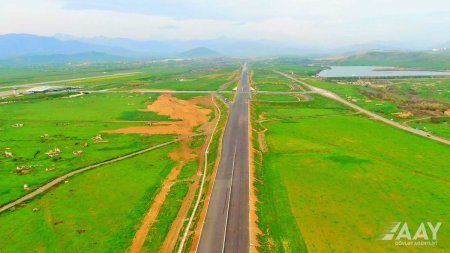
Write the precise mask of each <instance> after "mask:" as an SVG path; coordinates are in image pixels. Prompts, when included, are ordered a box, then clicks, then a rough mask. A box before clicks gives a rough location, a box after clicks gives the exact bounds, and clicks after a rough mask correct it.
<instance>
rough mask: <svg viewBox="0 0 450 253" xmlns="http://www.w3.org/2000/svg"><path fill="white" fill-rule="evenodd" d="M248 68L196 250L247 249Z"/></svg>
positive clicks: (209, 252)
mask: <svg viewBox="0 0 450 253" xmlns="http://www.w3.org/2000/svg"><path fill="white" fill-rule="evenodd" d="M249 94H250V90H249V84H248V69H247V65H244V67H243V69H242V75H241V79H240V85H239V87H238V88H237V94H236V99H235V102H234V104H233V105H232V106H231V112H230V116H229V119H228V123H227V126H226V128H225V133H224V137H223V143H222V151H221V152H222V153H221V158H220V162H219V168H218V171H217V175H216V179H215V181H214V188H213V191H212V195H211V199H210V202H209V206H208V211H207V214H206V218H205V223H204V225H203V229H202V234H201V237H200V241H199V244H198V247H197V252H199V253H221V252H239V253H245V252H248V251H249V181H248V180H249V168H248V162H249V161H248V155H249V153H248V152H249V145H248V120H249V119H248V102H249V96H250V95H249Z"/></svg>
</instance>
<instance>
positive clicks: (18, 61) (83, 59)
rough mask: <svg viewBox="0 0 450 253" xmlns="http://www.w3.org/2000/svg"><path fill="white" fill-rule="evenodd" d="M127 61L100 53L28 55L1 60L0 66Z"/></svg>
mask: <svg viewBox="0 0 450 253" xmlns="http://www.w3.org/2000/svg"><path fill="white" fill-rule="evenodd" d="M123 60H126V58H125V57H121V56H116V55H110V54H105V53H98V52H86V53H79V54H51V55H27V56H16V57H11V58H6V59H0V66H2V65H4V66H6V65H8V66H13V65H56V64H87V63H98V62H114V61H123Z"/></svg>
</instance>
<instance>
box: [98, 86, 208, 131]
mask: <svg viewBox="0 0 450 253" xmlns="http://www.w3.org/2000/svg"><path fill="white" fill-rule="evenodd" d="M198 104H206V105H209V104H211V101H210V99H208V98H205V97H199V98H194V99H190V100H181V99H178V98H176V97H174V96H172V95H171V94H163V95H161V96H159V98H158V99H157V100H156V101H155V102H153V103H151V104H148V105H147V109H144V110H142V111H144V112H145V111H148V112H156V113H158V114H159V115H164V116H169V117H170V119H173V120H177V121H173V122H170V121H160V122H154V123H152V124H151V125H150V126H135V127H127V128H120V129H117V130H107V131H103V132H105V133H117V134H176V135H190V134H192V133H193V129H194V128H195V127H197V126H200V125H203V124H205V123H206V122H208V120H209V117H208V115H209V114H210V113H211V109H207V108H202V107H200V106H198Z"/></svg>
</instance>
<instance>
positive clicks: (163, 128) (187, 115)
mask: <svg viewBox="0 0 450 253" xmlns="http://www.w3.org/2000/svg"><path fill="white" fill-rule="evenodd" d="M199 104H203V105H206V106H208V107H212V105H211V104H212V101H211V99H210V98H207V97H200V98H195V99H191V100H180V99H177V98H176V97H173V96H172V95H170V94H165V95H161V96H160V97H159V98H158V99H157V100H156V101H155V102H154V103H152V104H149V105H147V108H146V109H145V110H143V111H151V112H156V113H158V114H159V115H166V116H169V117H170V119H173V120H176V121H173V122H155V123H152V125H150V126H138V127H128V128H122V129H117V130H113V131H108V133H118V134H130V133H138V134H177V135H180V137H183V138H185V139H184V140H183V141H182V142H181V146H180V148H179V149H176V150H174V151H172V152H171V153H169V155H168V156H169V158H170V159H172V160H174V161H177V162H178V163H177V165H176V166H175V168H173V169H172V171H171V172H170V173H169V175H168V176H167V177H166V179H165V180H164V182H163V183H162V188H161V190H160V192H159V193H158V194H157V195H156V197H155V199H154V200H153V201H152V203H151V205H150V207H149V209H148V211H147V214H146V215H145V217H144V219H143V221H142V223H141V225H140V227H139V228H138V230H137V232H136V234H135V237H134V239H133V241H132V243H131V246H130V247H129V249H128V252H140V251H141V250H142V247H143V245H144V243H145V240H146V238H147V234H148V232H149V230H150V228H151V226H152V225H153V224H154V223H155V221H156V220H157V217H158V215H159V213H160V210H161V207H162V205H163V203H164V201H165V200H166V197H167V194H168V193H169V192H170V189H171V187H172V186H173V185H174V184H175V183H177V178H178V175H179V174H180V172H181V170H182V169H183V167H184V166H185V165H186V164H187V163H188V162H190V161H193V160H195V159H200V160H201V159H203V158H202V156H199V154H202V152H201V150H202V149H203V148H204V147H199V148H192V147H191V143H192V136H193V134H194V129H196V128H197V129H198V130H199V131H201V132H203V133H205V134H206V135H210V134H211V132H212V125H213V123H212V122H209V114H210V113H211V111H212V110H211V109H207V108H202V107H200V106H199ZM191 179H192V181H193V183H192V184H191V185H190V187H189V191H188V193H187V195H186V197H185V198H184V199H183V203H182V206H181V208H180V210H179V212H178V215H177V218H176V219H175V221H174V222H173V224H172V226H171V228H170V230H169V233H168V236H167V238H166V240H165V242H164V244H163V249H162V250H163V251H167V252H171V251H173V249H174V246H175V242H176V240H177V239H178V235H179V231H180V229H181V225H182V224H183V219H184V218H185V217H186V215H187V212H188V211H189V207H190V205H191V204H192V201H193V199H194V198H195V192H196V190H197V188H198V182H199V177H198V175H194V176H193V178H191ZM169 238H170V241H169V240H168V239H169ZM172 241H175V242H172Z"/></svg>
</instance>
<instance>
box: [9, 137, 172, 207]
mask: <svg viewBox="0 0 450 253" xmlns="http://www.w3.org/2000/svg"><path fill="white" fill-rule="evenodd" d="M178 141H180V139H176V140H173V141H169V142H165V143H162V144H158V145H155V146H153V147H150V148H146V149H143V150H140V151H137V152H134V153H131V154H128V155H124V156H120V157H117V158H114V159H111V160H108V161H104V162H101V163H97V164H94V165H90V166H87V167H84V168H81V169H78V170H75V171H72V172H70V173H67V174H65V175H62V176H60V177H58V178H56V179H54V180H52V181H50V182H48V183H47V184H45V185H43V186H41V187H39V188H37V189H36V190H34V191H32V192H30V193H28V194H27V195H25V196H23V197H21V198H19V199H17V200H15V201H13V202H10V203H8V204H6V205H4V206H2V207H0V213H2V212H4V211H6V210H8V209H10V208H12V207H14V206H16V205H19V204H21V203H23V202H24V201H27V200H30V199H32V198H34V197H36V196H37V195H39V194H41V193H44V192H46V191H48V190H50V189H51V188H52V187H54V186H56V185H58V184H60V183H62V182H64V181H65V180H66V179H68V178H69V177H72V176H74V175H77V174H80V173H83V172H85V171H88V170H92V169H95V168H98V167H100V166H103V165H107V164H110V163H115V162H118V161H121V160H125V159H128V158H131V157H134V156H137V155H140V154H143V153H146V152H148V151H151V150H154V149H158V148H162V147H165V146H167V145H170V144H172V143H175V142H178Z"/></svg>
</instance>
